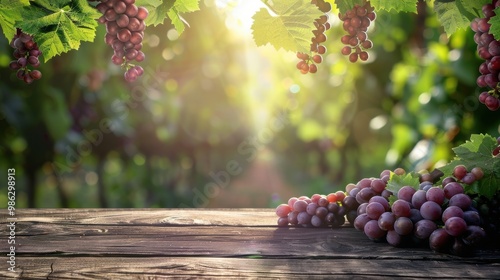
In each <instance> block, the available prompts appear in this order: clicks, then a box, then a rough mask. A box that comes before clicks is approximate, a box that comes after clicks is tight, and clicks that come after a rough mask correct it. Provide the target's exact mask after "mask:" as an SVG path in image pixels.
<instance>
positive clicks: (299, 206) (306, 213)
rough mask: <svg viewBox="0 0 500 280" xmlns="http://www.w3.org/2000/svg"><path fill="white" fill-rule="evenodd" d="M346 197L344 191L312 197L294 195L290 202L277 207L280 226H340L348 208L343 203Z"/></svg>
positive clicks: (343, 221)
mask: <svg viewBox="0 0 500 280" xmlns="http://www.w3.org/2000/svg"><path fill="white" fill-rule="evenodd" d="M344 198H345V194H344V192H342V191H338V192H336V193H331V194H329V195H320V194H314V195H312V196H311V197H310V198H309V197H307V196H301V197H298V198H297V197H292V198H290V199H289V200H288V204H280V205H279V206H278V207H276V215H277V216H278V217H279V218H278V226H288V225H301V226H304V227H308V226H313V227H328V226H331V227H339V226H341V225H343V224H344V223H345V214H346V211H347V208H346V207H345V206H343V203H342V201H343V200H344Z"/></svg>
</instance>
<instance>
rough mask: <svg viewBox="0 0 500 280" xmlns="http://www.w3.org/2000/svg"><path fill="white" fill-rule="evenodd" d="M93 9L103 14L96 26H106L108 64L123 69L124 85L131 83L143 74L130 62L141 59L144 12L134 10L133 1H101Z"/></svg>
mask: <svg viewBox="0 0 500 280" xmlns="http://www.w3.org/2000/svg"><path fill="white" fill-rule="evenodd" d="M96 8H97V9H98V10H99V11H100V12H101V13H102V14H103V15H102V16H101V17H100V18H99V23H101V24H105V25H106V36H105V41H106V44H108V45H110V46H111V47H112V48H113V50H114V54H113V56H112V57H111V61H112V62H113V63H114V64H116V65H120V66H122V67H123V68H124V69H125V74H124V77H125V80H126V81H127V82H133V81H135V80H136V79H137V77H139V76H141V75H142V74H143V73H144V69H143V68H142V67H141V66H139V65H134V64H132V63H131V62H132V61H133V60H135V61H137V62H141V61H143V60H144V58H145V55H144V53H143V52H142V51H141V48H142V39H143V37H144V29H145V28H146V24H145V23H144V20H145V19H146V17H147V16H148V10H147V9H146V8H144V7H137V6H136V5H135V0H101V3H99V4H98V5H97V6H96Z"/></svg>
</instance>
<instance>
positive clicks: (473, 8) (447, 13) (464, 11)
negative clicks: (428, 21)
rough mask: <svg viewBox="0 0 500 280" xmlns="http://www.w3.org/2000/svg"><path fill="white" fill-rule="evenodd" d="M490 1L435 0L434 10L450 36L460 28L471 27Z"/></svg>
mask: <svg viewBox="0 0 500 280" xmlns="http://www.w3.org/2000/svg"><path fill="white" fill-rule="evenodd" d="M488 3H491V0H474V1H471V0H455V1H448V0H435V1H434V11H435V12H436V14H437V17H438V19H439V21H440V22H441V25H443V27H444V31H445V32H446V35H448V36H450V35H451V34H453V33H455V31H457V30H458V29H465V28H467V27H469V25H470V22H471V21H472V20H473V19H474V18H477V17H481V16H482V13H480V11H481V9H482V7H483V5H485V4H488Z"/></svg>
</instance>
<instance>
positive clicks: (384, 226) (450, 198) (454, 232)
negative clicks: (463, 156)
mask: <svg viewBox="0 0 500 280" xmlns="http://www.w3.org/2000/svg"><path fill="white" fill-rule="evenodd" d="M498 146H499V147H500V137H499V138H498ZM498 150H499V148H497V149H495V150H494V151H492V154H493V155H495V152H496V155H498V153H499V152H498ZM436 171H437V172H432V173H423V174H420V175H419V181H420V185H419V187H418V189H416V188H414V187H412V186H402V187H401V188H399V190H398V191H397V192H396V193H393V192H391V191H389V190H388V182H389V180H390V178H391V173H393V174H394V175H400V176H404V175H405V174H406V171H405V170H404V169H402V168H397V169H395V170H394V171H390V170H384V171H383V172H382V173H381V174H380V176H379V177H377V178H364V179H361V180H360V181H358V182H357V183H356V184H352V183H351V184H348V185H347V186H346V188H345V190H346V191H345V192H342V191H337V192H335V193H331V194H329V195H320V194H314V195H312V196H311V197H310V198H309V197H307V196H301V197H298V198H297V197H292V198H290V199H289V200H288V203H287V204H281V205H279V206H278V207H277V208H276V214H277V216H278V217H279V218H278V221H277V223H278V226H303V227H328V226H330V227H332V228H335V227H339V226H342V225H343V224H344V223H345V221H346V220H347V221H349V224H350V225H352V226H354V228H356V229H358V230H360V231H362V232H364V234H365V235H366V236H367V237H368V238H369V239H371V240H374V241H377V242H387V243H389V244H390V245H393V246H423V247H428V248H431V249H432V250H434V251H438V252H445V253H451V254H455V255H460V256H465V255H468V254H470V253H471V252H473V249H474V248H476V247H477V246H478V245H479V244H481V243H482V242H484V241H485V240H486V239H487V238H488V237H489V236H491V235H493V236H496V237H495V238H497V237H499V230H500V216H499V214H500V192H498V193H497V194H496V195H495V197H494V198H492V199H486V198H484V197H482V196H478V195H474V194H471V195H468V194H466V193H465V189H464V186H466V185H471V184H474V183H475V182H476V181H478V180H481V179H482V178H483V176H484V172H483V170H482V169H481V168H479V167H474V168H471V169H470V170H468V169H467V168H466V167H465V166H464V165H457V166H456V167H455V168H454V170H453V174H452V175H451V176H448V177H445V178H443V179H442V180H441V177H442V175H443V174H442V172H441V171H439V170H436ZM436 182H440V183H439V184H437V183H436Z"/></svg>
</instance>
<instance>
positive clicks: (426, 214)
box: [420, 201, 442, 221]
mask: <svg viewBox="0 0 500 280" xmlns="http://www.w3.org/2000/svg"><path fill="white" fill-rule="evenodd" d="M441 213H442V210H441V206H440V205H439V204H437V203H436V202H434V201H426V202H424V203H423V204H422V206H421V207H420V214H421V215H422V217H423V218H424V219H427V220H431V221H435V220H439V219H440V218H441Z"/></svg>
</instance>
